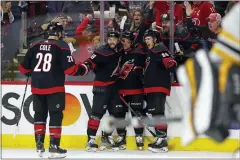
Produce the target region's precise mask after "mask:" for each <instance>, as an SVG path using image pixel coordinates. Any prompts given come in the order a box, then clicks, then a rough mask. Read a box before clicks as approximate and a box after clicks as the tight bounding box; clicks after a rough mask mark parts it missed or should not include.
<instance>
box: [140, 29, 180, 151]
mask: <svg viewBox="0 0 240 160" xmlns="http://www.w3.org/2000/svg"><path fill="white" fill-rule="evenodd" d="M158 38H159V32H158V31H156V30H147V31H146V32H145V35H144V40H145V43H146V45H147V47H148V54H147V57H146V64H145V74H144V93H145V94H146V102H147V112H148V113H149V114H152V116H164V111H165V101H166V96H167V95H168V96H169V95H170V88H171V76H170V72H171V71H174V69H175V67H176V65H177V63H176V61H175V60H174V59H173V58H172V57H171V55H170V53H169V51H168V49H167V47H166V46H165V45H164V44H163V43H159V40H158ZM155 131H156V135H157V136H156V137H155V141H154V142H153V143H152V144H149V145H148V149H149V150H150V151H152V152H167V151H168V145H167V140H166V138H167V126H161V127H159V126H158V127H155Z"/></svg>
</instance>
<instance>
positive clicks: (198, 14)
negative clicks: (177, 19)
mask: <svg viewBox="0 0 240 160" xmlns="http://www.w3.org/2000/svg"><path fill="white" fill-rule="evenodd" d="M185 6H186V15H187V17H191V19H192V21H193V23H194V25H196V26H208V21H207V17H208V16H209V15H210V14H211V13H215V12H216V11H215V8H214V6H213V4H212V3H210V2H208V1H193V6H192V5H191V4H190V3H188V2H185Z"/></svg>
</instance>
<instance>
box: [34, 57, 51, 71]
mask: <svg viewBox="0 0 240 160" xmlns="http://www.w3.org/2000/svg"><path fill="white" fill-rule="evenodd" d="M36 59H38V63H37V65H36V66H35V68H34V72H41V71H43V72H49V71H50V69H51V62H52V54H50V53H46V54H44V55H43V54H42V53H38V54H37V55H36ZM42 61H43V65H42V68H40V64H41V63H42Z"/></svg>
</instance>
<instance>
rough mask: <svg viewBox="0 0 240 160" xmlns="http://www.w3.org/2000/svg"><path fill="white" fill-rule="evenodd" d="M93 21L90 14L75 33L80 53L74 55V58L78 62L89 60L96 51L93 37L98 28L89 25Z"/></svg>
mask: <svg viewBox="0 0 240 160" xmlns="http://www.w3.org/2000/svg"><path fill="white" fill-rule="evenodd" d="M92 20H93V17H92V15H91V14H88V15H87V16H86V17H85V19H84V20H83V21H82V22H81V23H80V24H79V26H78V27H77V29H76V31H75V37H76V39H77V44H78V45H79V50H80V51H79V52H78V53H79V54H76V55H74V58H75V59H76V61H78V62H79V61H80V62H82V61H84V60H86V59H87V58H89V57H90V56H91V54H92V53H93V51H94V48H93V37H94V32H96V28H95V27H94V26H93V24H91V25H90V24H89V23H90V22H91V21H92Z"/></svg>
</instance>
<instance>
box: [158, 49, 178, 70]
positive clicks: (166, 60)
mask: <svg viewBox="0 0 240 160" xmlns="http://www.w3.org/2000/svg"><path fill="white" fill-rule="evenodd" d="M160 56H161V57H162V63H163V65H164V66H165V68H166V69H168V70H173V69H174V68H175V67H176V66H177V62H176V61H175V60H174V59H173V58H172V56H171V55H170V53H169V52H168V51H164V52H160Z"/></svg>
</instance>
